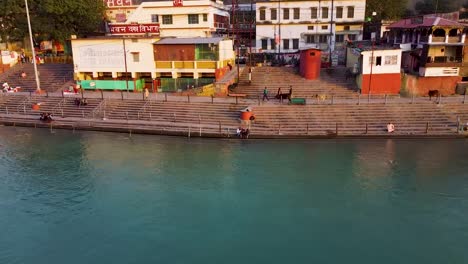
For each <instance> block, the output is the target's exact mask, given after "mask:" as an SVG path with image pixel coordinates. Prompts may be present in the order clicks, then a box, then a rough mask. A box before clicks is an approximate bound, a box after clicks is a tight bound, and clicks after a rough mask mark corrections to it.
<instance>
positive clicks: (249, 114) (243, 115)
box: [240, 111, 252, 120]
mask: <svg viewBox="0 0 468 264" xmlns="http://www.w3.org/2000/svg"><path fill="white" fill-rule="evenodd" d="M251 117H252V112H249V111H241V117H240V118H241V120H250V118H251Z"/></svg>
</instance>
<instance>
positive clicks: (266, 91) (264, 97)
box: [263, 87, 270, 101]
mask: <svg viewBox="0 0 468 264" xmlns="http://www.w3.org/2000/svg"><path fill="white" fill-rule="evenodd" d="M265 99H266V100H267V101H270V100H269V99H268V89H267V88H266V87H265V89H263V101H265Z"/></svg>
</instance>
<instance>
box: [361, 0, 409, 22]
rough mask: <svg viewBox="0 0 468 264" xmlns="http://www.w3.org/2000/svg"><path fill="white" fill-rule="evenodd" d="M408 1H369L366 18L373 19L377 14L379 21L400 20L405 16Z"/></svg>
mask: <svg viewBox="0 0 468 264" xmlns="http://www.w3.org/2000/svg"><path fill="white" fill-rule="evenodd" d="M407 2H408V0H391V1H382V0H367V2H366V17H372V12H376V13H377V16H376V18H377V19H399V18H401V17H402V16H403V14H404V12H405V8H406V5H407Z"/></svg>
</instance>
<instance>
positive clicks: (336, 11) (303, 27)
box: [256, 0, 366, 54]
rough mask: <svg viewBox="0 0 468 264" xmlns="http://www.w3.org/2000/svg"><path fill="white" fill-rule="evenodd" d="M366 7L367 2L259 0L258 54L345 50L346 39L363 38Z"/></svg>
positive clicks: (257, 12)
mask: <svg viewBox="0 0 468 264" xmlns="http://www.w3.org/2000/svg"><path fill="white" fill-rule="evenodd" d="M365 7H366V1H365V0H343V1H336V0H323V1H301V0H293V1H281V0H279V1H269V0H258V1H257V2H256V22H257V23H256V24H257V25H256V27H257V28H256V29H257V36H256V48H257V51H261V52H267V53H278V52H279V53H291V52H296V51H298V50H299V49H302V48H307V47H314V48H320V49H322V50H323V51H334V50H335V49H336V48H342V47H343V46H344V43H345V41H346V40H351V41H354V40H361V39H362V30H363V23H364V15H365ZM278 10H280V11H278ZM325 54H326V53H325ZM343 54H344V53H343Z"/></svg>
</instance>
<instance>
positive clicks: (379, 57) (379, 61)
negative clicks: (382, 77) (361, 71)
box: [369, 56, 382, 66]
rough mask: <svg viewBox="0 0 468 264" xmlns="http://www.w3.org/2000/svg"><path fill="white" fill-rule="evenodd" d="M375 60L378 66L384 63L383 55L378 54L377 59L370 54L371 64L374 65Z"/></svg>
mask: <svg viewBox="0 0 468 264" xmlns="http://www.w3.org/2000/svg"><path fill="white" fill-rule="evenodd" d="M374 62H375V65H376V66H381V65H382V56H377V57H375V59H374V58H373V57H372V56H369V65H372V64H373V63H374Z"/></svg>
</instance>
